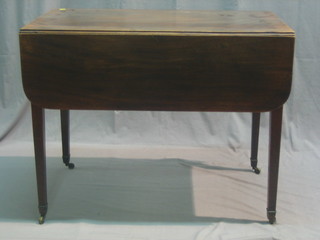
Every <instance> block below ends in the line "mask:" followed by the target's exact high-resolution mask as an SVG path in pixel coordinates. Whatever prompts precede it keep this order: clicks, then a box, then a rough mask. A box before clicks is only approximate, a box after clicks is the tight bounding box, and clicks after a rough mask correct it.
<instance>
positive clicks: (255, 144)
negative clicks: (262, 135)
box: [250, 113, 260, 174]
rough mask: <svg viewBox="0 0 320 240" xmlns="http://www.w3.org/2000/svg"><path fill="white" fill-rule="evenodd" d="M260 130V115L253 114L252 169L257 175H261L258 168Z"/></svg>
mask: <svg viewBox="0 0 320 240" xmlns="http://www.w3.org/2000/svg"><path fill="white" fill-rule="evenodd" d="M259 128H260V113H252V132H251V157H250V160H251V167H252V170H253V171H254V172H255V173H256V174H259V173H260V169H259V168H258V146H259Z"/></svg>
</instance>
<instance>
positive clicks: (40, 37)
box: [20, 9, 294, 112]
mask: <svg viewBox="0 0 320 240" xmlns="http://www.w3.org/2000/svg"><path fill="white" fill-rule="evenodd" d="M151 16H154V18H152V17H151ZM49 30H50V31H49ZM126 31H127V32H126ZM20 43H21V58H22V75H23V85H24V90H25V93H26V95H27V97H28V98H29V99H30V101H31V102H33V103H34V104H37V105H39V106H42V107H45V108H57V109H109V110H111V109H112V110H167V111H170V110H175V111H257V112H258V111H259V112H261V111H270V110H272V109H275V108H277V107H279V106H280V105H282V104H283V103H284V102H285V101H286V100H287V98H288V96H289V93H290V88H291V78H292V76H291V74H292V60H293V48H294V34H293V31H292V30H291V29H290V28H289V27H287V26H286V25H284V24H283V23H282V22H281V21H280V20H279V19H277V18H276V17H275V16H274V15H273V14H271V13H268V12H241V11H240V12H232V11H231V12H228V11H226V12H215V11H155V10H138V11H135V10H72V9H71V10H66V11H59V10H55V11H52V12H50V13H49V14H47V15H45V16H43V17H40V18H39V19H38V20H36V21H35V22H33V23H31V24H30V25H27V26H26V27H24V28H22V30H21V33H20Z"/></svg>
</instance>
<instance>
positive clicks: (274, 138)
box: [267, 106, 283, 223]
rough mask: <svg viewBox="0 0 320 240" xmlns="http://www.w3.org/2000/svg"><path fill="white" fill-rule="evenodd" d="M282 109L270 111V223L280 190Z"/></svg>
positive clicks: (272, 221) (274, 215) (268, 208)
mask: <svg viewBox="0 0 320 240" xmlns="http://www.w3.org/2000/svg"><path fill="white" fill-rule="evenodd" d="M282 109H283V107H282V106H281V107H280V108H278V109H276V110H274V111H272V112H271V113H270V136H269V141H270V142H269V172H268V207H267V215H268V219H269V222H270V223H274V222H275V220H276V218H275V217H276V204H277V191H278V175H279V159H280V145H281V129H282Z"/></svg>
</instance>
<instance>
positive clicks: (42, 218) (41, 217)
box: [38, 216, 45, 224]
mask: <svg viewBox="0 0 320 240" xmlns="http://www.w3.org/2000/svg"><path fill="white" fill-rule="evenodd" d="M44 219H45V217H44V216H40V217H39V219H38V222H39V224H44Z"/></svg>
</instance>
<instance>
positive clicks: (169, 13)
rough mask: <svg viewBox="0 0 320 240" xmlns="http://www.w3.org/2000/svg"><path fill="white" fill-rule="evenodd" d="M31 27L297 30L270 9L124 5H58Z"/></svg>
mask: <svg viewBox="0 0 320 240" xmlns="http://www.w3.org/2000/svg"><path fill="white" fill-rule="evenodd" d="M30 31H58V32H61V31H72V32H74V31H88V32H90V31H93V32H154V33H158V34H161V33H162V34H164V33H166V34H168V33H176V34H179V33H180V34H181V33H184V34H185V33H191V34H192V33H193V34H201V33H202V34H204V33H206V34H235V33H238V34H241V35H248V34H254V35H260V34H263V35H279V34H280V35H289V36H292V35H293V34H294V31H293V30H292V29H291V28H290V27H289V26H287V25H286V24H285V23H283V22H282V21H281V19H279V18H278V17H277V16H276V15H275V14H273V13H271V12H256V11H199V10H196V11H195V10H192V11H187V10H124V9H55V10H52V11H50V12H48V13H47V14H45V15H42V16H41V17H39V18H37V19H36V20H35V21H33V22H32V23H30V24H28V25H26V26H24V27H23V28H21V32H22V33H23V32H30Z"/></svg>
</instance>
